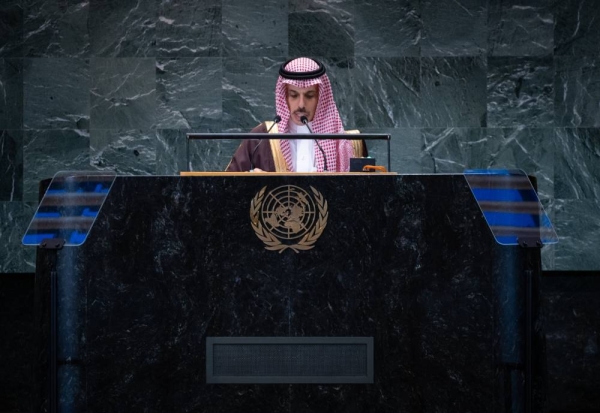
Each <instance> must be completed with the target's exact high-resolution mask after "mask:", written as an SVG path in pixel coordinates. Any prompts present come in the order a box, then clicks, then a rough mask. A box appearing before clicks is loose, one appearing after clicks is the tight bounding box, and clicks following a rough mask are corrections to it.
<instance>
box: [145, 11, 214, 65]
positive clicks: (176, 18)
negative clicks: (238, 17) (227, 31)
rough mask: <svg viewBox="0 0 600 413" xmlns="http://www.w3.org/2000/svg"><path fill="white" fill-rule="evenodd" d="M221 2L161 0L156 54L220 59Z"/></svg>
mask: <svg viewBox="0 0 600 413" xmlns="http://www.w3.org/2000/svg"><path fill="white" fill-rule="evenodd" d="M220 54H221V0H204V1H197V0H178V1H176V2H174V1H171V0H160V1H159V6H158V21H157V23H156V55H157V56H160V57H193V56H219V55H220Z"/></svg>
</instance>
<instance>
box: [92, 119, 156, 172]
mask: <svg viewBox="0 0 600 413" xmlns="http://www.w3.org/2000/svg"><path fill="white" fill-rule="evenodd" d="M156 146H157V139H156V134H155V133H154V131H151V130H111V129H92V130H91V131H90V165H91V166H92V167H93V168H94V169H97V170H100V171H114V172H116V173H117V174H118V175H153V174H154V171H155V169H156Z"/></svg>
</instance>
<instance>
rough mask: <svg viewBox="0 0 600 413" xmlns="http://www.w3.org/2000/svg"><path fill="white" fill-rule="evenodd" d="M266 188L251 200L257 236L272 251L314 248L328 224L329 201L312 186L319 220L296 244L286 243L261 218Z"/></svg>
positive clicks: (280, 251)
mask: <svg viewBox="0 0 600 413" xmlns="http://www.w3.org/2000/svg"><path fill="white" fill-rule="evenodd" d="M266 189H267V187H266V186H264V187H263V188H262V189H261V190H260V191H259V192H258V193H257V194H256V195H255V196H254V198H252V201H251V202H250V222H251V224H252V229H253V230H254V232H255V233H256V236H257V237H258V238H259V239H260V240H261V241H262V242H264V243H265V245H266V247H265V249H267V250H270V251H279V253H282V252H283V251H285V250H286V249H288V248H289V249H291V250H293V251H295V252H296V253H298V252H300V251H306V250H309V249H312V248H314V246H315V245H314V244H315V242H317V240H318V239H319V237H320V236H321V234H323V231H324V230H325V227H326V226H327V218H328V217H329V212H328V211H327V201H326V200H325V198H324V197H323V195H322V194H321V193H320V192H319V191H317V190H316V189H315V188H314V187H312V186H311V187H310V189H311V190H312V192H313V195H314V197H315V201H316V204H317V207H318V209H319V213H318V219H317V222H316V223H315V225H314V226H313V227H312V229H311V230H309V231H308V232H307V233H306V234H304V236H303V237H302V238H301V239H300V241H298V242H297V243H296V244H284V243H283V242H281V241H280V240H279V238H277V237H276V236H275V235H273V234H271V233H270V232H269V231H268V230H267V229H266V228H264V227H263V224H262V222H261V220H260V212H261V207H262V204H263V201H264V198H265V191H266Z"/></svg>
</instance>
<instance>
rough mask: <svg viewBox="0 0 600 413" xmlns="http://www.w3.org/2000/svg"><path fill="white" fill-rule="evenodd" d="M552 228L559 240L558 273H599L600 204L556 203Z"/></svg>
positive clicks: (583, 201)
mask: <svg viewBox="0 0 600 413" xmlns="http://www.w3.org/2000/svg"><path fill="white" fill-rule="evenodd" d="M553 224H554V226H555V228H556V232H557V234H558V238H559V242H558V244H556V247H555V250H556V252H555V269H556V270H558V271H566V270H569V271H590V270H596V271H598V270H599V269H600V254H598V253H597V251H598V240H599V239H600V200H598V199H556V203H555V213H554V222H553Z"/></svg>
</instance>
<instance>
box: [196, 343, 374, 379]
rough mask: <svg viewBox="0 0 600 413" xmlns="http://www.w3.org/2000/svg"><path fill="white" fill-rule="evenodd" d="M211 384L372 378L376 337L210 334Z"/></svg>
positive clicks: (208, 354) (207, 366)
mask: <svg viewBox="0 0 600 413" xmlns="http://www.w3.org/2000/svg"><path fill="white" fill-rule="evenodd" d="M206 342H207V357H206V368H207V371H206V381H207V383H372V382H373V339H372V338H371V337H208V338H207V341H206Z"/></svg>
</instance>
